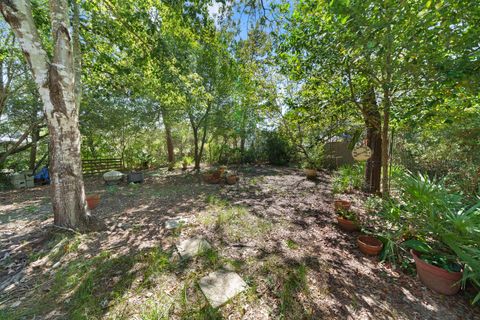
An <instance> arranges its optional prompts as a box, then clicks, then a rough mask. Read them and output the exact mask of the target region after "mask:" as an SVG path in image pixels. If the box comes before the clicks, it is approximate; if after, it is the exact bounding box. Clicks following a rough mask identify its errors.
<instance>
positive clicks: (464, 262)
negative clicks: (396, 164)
mask: <svg viewBox="0 0 480 320" xmlns="http://www.w3.org/2000/svg"><path fill="white" fill-rule="evenodd" d="M400 187H401V191H402V194H401V196H402V201H403V203H404V208H403V211H404V214H403V217H402V218H403V219H404V224H405V225H408V226H409V229H411V230H413V231H414V234H415V238H414V239H410V240H407V241H405V242H404V243H403V244H402V246H403V247H405V248H408V249H410V250H411V253H412V256H413V258H414V260H415V264H416V266H417V273H418V276H419V278H420V280H421V281H422V282H423V283H424V284H425V285H426V286H427V287H429V288H431V289H432V290H435V291H437V292H440V293H443V294H448V295H450V294H455V293H456V292H458V290H459V289H460V287H461V285H465V283H466V281H471V282H473V283H477V284H480V249H479V247H478V244H479V243H480V229H478V226H479V225H480V201H477V203H476V204H474V205H467V206H465V205H464V204H465V203H469V200H468V199H465V198H464V197H463V196H462V195H461V194H456V193H453V192H451V191H450V190H449V189H448V188H447V187H446V186H445V183H444V181H443V180H435V179H430V178H429V177H428V176H426V175H416V176H415V175H413V174H407V175H405V176H404V177H402V179H401V180H400ZM478 301H480V293H479V294H477V296H476V297H475V299H474V302H478Z"/></svg>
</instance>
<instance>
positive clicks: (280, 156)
mask: <svg viewBox="0 0 480 320" xmlns="http://www.w3.org/2000/svg"><path fill="white" fill-rule="evenodd" d="M264 150H265V154H266V158H267V159H268V161H269V162H270V163H271V164H274V165H281V166H283V165H287V164H288V163H289V162H290V159H291V147H290V145H289V143H288V141H287V140H286V139H285V138H284V137H282V136H281V135H280V134H279V133H278V132H275V131H272V132H269V133H267V134H266V139H265V142H264Z"/></svg>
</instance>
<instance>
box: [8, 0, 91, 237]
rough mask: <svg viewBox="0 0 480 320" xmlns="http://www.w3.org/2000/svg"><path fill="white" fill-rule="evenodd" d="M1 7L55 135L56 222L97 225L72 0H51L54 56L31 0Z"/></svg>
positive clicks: (52, 171) (79, 226) (81, 226)
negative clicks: (79, 98)
mask: <svg viewBox="0 0 480 320" xmlns="http://www.w3.org/2000/svg"><path fill="white" fill-rule="evenodd" d="M0 10H1V12H2V15H3V16H4V18H5V21H7V22H8V24H9V25H10V26H11V27H12V29H13V31H14V33H15V35H16V37H17V39H19V43H20V45H21V47H22V50H23V52H24V53H25V58H26V59H27V62H28V64H29V66H30V68H31V71H32V74H33V78H34V80H35V83H36V85H37V89H38V91H39V94H40V97H41V99H42V102H43V106H44V112H45V116H46V119H47V125H48V129H49V136H50V179H51V182H52V183H51V186H52V205H53V212H54V223H55V224H56V225H59V226H62V227H68V228H74V229H77V230H81V231H85V230H88V229H89V228H92V227H93V226H98V225H97V224H92V222H93V219H92V218H91V216H90V215H89V212H88V209H87V204H86V201H85V189H84V184H83V175H82V162H81V158H80V143H81V141H80V139H81V136H80V131H79V129H78V109H77V106H76V97H75V74H74V68H73V53H72V44H71V34H70V31H69V26H70V22H69V17H68V4H67V1H66V0H51V1H50V18H51V31H52V39H53V44H54V45H53V57H52V61H51V62H50V61H49V59H48V56H47V53H46V51H45V50H44V48H43V47H42V44H41V43H42V42H41V40H40V37H39V35H38V31H37V28H36V26H35V23H34V20H33V17H32V11H31V6H30V2H29V1H25V0H12V1H2V2H0Z"/></svg>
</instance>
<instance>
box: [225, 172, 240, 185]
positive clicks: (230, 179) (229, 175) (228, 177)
mask: <svg viewBox="0 0 480 320" xmlns="http://www.w3.org/2000/svg"><path fill="white" fill-rule="evenodd" d="M225 181H226V182H227V184H230V185H232V184H235V183H237V181H238V175H237V174H236V173H234V172H229V171H227V172H225Z"/></svg>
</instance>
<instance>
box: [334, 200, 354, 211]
mask: <svg viewBox="0 0 480 320" xmlns="http://www.w3.org/2000/svg"><path fill="white" fill-rule="evenodd" d="M334 205H335V211H341V210H343V211H348V210H350V208H351V207H352V203H351V202H350V201H348V200H340V199H337V200H335V201H334Z"/></svg>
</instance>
